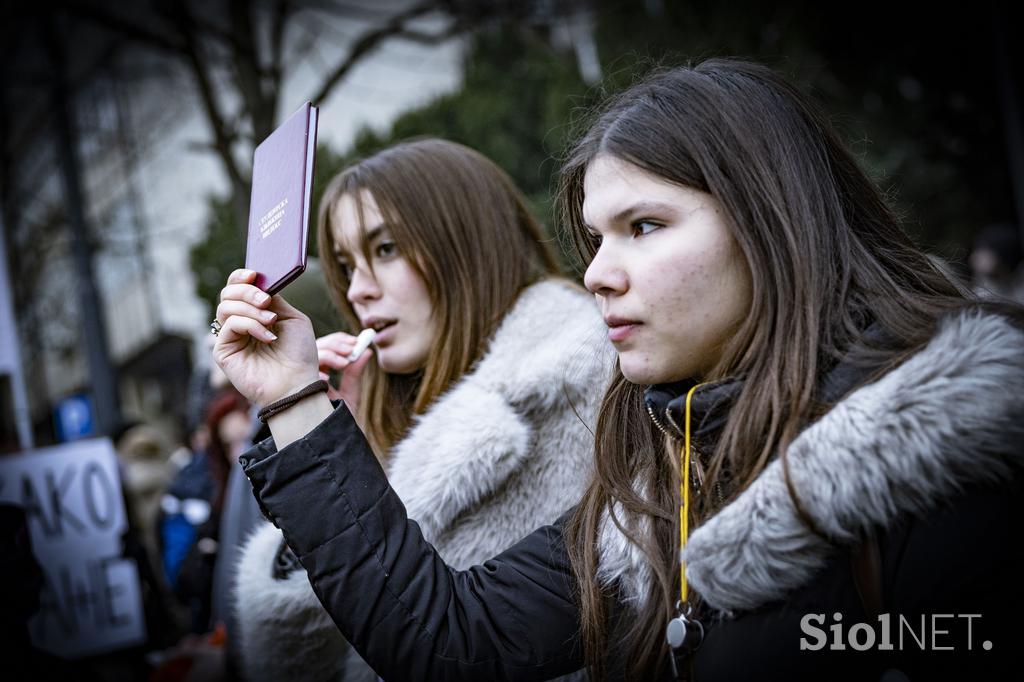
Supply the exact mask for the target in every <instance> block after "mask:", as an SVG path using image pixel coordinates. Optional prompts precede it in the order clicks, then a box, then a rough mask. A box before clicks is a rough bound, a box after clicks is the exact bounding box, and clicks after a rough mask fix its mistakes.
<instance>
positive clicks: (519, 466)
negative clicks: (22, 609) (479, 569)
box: [222, 139, 613, 682]
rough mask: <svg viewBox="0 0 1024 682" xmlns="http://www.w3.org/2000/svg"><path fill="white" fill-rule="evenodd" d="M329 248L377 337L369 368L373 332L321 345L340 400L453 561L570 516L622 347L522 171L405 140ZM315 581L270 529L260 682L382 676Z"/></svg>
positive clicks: (254, 590)
mask: <svg viewBox="0 0 1024 682" xmlns="http://www.w3.org/2000/svg"><path fill="white" fill-rule="evenodd" d="M318 239H319V246H320V253H321V255H322V256H323V260H324V263H325V266H324V269H325V272H326V274H327V279H328V284H329V290H330V291H331V293H332V294H333V296H334V298H335V302H336V303H337V305H338V307H339V308H340V309H341V310H342V311H343V313H344V314H345V316H346V317H347V318H348V320H349V322H350V324H351V325H352V327H353V328H354V329H360V328H366V327H374V328H376V329H377V330H378V333H377V336H376V337H375V339H374V343H373V346H372V348H370V349H369V350H367V351H366V353H365V356H363V357H360V358H359V359H358V360H357V361H355V362H354V363H353V362H350V361H349V360H348V359H347V356H348V355H349V353H350V352H351V351H352V348H353V345H354V343H355V340H356V337H354V336H352V335H350V334H346V333H342V332H339V333H335V334H330V335H328V336H326V337H324V338H321V339H319V340H318V341H317V345H316V352H317V357H318V362H319V365H320V370H321V372H322V373H323V374H322V376H325V377H326V373H327V372H328V371H330V370H341V371H342V379H341V382H340V384H339V386H338V388H337V390H334V389H332V390H331V393H330V395H331V397H335V398H341V399H343V400H344V401H345V403H346V405H348V408H349V409H350V410H351V411H352V413H353V414H354V415H355V416H356V418H357V420H358V421H359V423H360V424H362V425H363V428H364V431H365V433H366V434H367V436H368V437H369V440H370V442H371V443H372V445H373V448H374V451H375V453H376V454H377V456H378V459H379V460H380V462H381V464H382V465H383V467H384V469H385V470H386V471H387V473H388V478H389V479H390V482H391V485H392V486H393V487H394V488H395V490H397V491H398V494H399V496H400V497H401V499H402V501H403V503H404V504H405V506H406V508H407V509H408V510H409V513H411V514H413V515H414V516H415V517H416V518H417V520H418V521H419V523H420V528H421V529H422V531H423V533H424V535H425V537H426V538H427V539H428V540H430V541H431V542H433V543H434V545H435V546H436V548H437V550H438V551H439V552H440V554H441V556H442V557H443V558H444V560H445V561H447V562H448V563H449V564H450V565H452V566H456V567H459V568H468V567H469V566H472V565H473V564H476V563H479V562H480V561H483V560H484V559H487V558H488V557H490V556H492V555H493V554H495V553H496V552H498V551H500V550H502V549H504V548H505V547H507V546H508V545H510V544H512V543H513V542H515V541H516V540H518V539H519V538H521V537H522V536H524V535H526V534H527V533H529V532H530V531H532V530H533V529H534V528H536V527H537V526H539V525H541V524H543V523H546V522H547V521H548V520H549V519H551V518H555V517H557V516H559V515H560V514H562V513H564V512H565V511H566V510H568V509H569V507H570V506H571V505H572V504H573V503H574V502H575V501H576V500H577V499H579V496H580V495H581V494H582V493H583V490H584V488H585V486H586V483H587V481H588V480H589V476H590V472H591V468H592V467H591V442H592V437H591V434H590V431H589V430H588V426H589V427H592V426H593V423H594V420H595V417H596V414H597V407H598V405H599V402H600V400H599V398H600V396H599V392H595V391H593V390H592V387H593V386H594V385H602V384H604V383H606V382H607V379H608V376H609V368H610V365H611V362H612V357H613V352H612V348H611V346H610V345H609V344H608V342H607V340H606V339H605V334H604V325H603V324H602V322H601V317H600V313H599V312H598V310H597V307H596V306H595V305H594V303H593V300H592V298H591V297H590V296H589V295H588V294H587V293H586V292H585V291H583V290H582V289H581V288H580V287H578V286H576V285H575V284H572V283H571V282H569V281H568V280H564V279H561V278H559V277H558V276H557V272H558V267H557V264H556V261H555V259H554V257H553V256H552V254H551V252H550V250H549V247H548V243H547V241H546V240H545V239H544V237H543V233H542V231H541V229H540V227H539V225H538V224H537V223H536V221H535V220H534V219H533V218H532V217H531V216H530V213H529V211H528V210H527V209H526V206H525V204H524V202H523V200H522V198H521V196H520V194H519V192H518V190H517V189H516V188H515V186H514V185H513V184H512V182H511V180H509V178H508V176H507V175H506V174H505V173H504V172H503V171H501V170H500V169H499V168H498V167H497V166H496V165H495V164H494V163H492V162H491V161H489V160H488V159H486V158H485V157H483V156H482V155H480V154H479V153H477V152H475V151H473V150H472V149H469V148H467V147H465V146H462V145H459V144H455V143H453V142H448V141H445V140H437V139H424V140H417V141H413V142H406V143H403V144H399V145H397V146H394V147H391V148H388V149H386V150H384V151H381V152H379V153H377V154H375V155H373V156H371V157H369V158H367V159H364V160H362V161H359V162H357V163H355V164H353V165H352V166H350V167H348V168H347V169H345V170H344V171H342V172H341V173H340V174H339V175H338V176H337V177H336V178H334V180H332V181H331V183H330V185H329V186H328V187H327V189H326V190H325V192H324V195H323V198H322V199H321V210H320V216H319V226H318ZM284 324H288V323H287V322H286V323H284ZM286 329H287V328H286ZM222 333H223V332H222ZM282 333H286V332H282ZM296 376H297V378H299V379H304V378H305V373H304V372H300V373H297V375H296ZM266 388H267V390H268V391H273V390H277V389H276V388H274V387H273V386H268V387H266ZM265 395H267V396H271V395H272V394H271V393H269V392H268V393H266V394H265ZM301 569H302V567H301V566H299V565H298V562H296V561H294V555H292V554H291V553H290V552H289V551H288V550H287V546H286V545H285V544H284V543H283V539H282V536H281V531H279V530H278V529H276V528H274V527H273V526H272V525H270V524H266V527H264V528H262V529H259V530H258V531H257V532H256V533H255V534H254V536H253V537H252V539H251V540H250V541H249V543H248V544H247V546H246V548H245V550H244V551H243V554H242V558H241V561H240V562H239V568H238V574H237V576H238V577H237V613H238V615H239V631H240V634H241V644H242V646H241V654H242V660H243V664H244V668H245V672H246V678H247V679H249V680H253V681H254V682H255V681H256V680H264V679H265V680H279V679H303V680H337V679H345V680H347V681H348V682H353V681H354V680H360V679H368V680H374V681H375V680H376V679H377V676H376V675H375V674H374V673H373V671H372V670H370V669H369V668H368V667H367V666H366V664H365V663H363V662H362V661H361V660H360V659H359V658H358V656H356V655H354V653H353V652H351V651H347V650H346V647H347V645H346V643H345V641H344V640H343V639H342V637H341V635H340V633H339V632H338V630H337V628H336V627H335V626H334V624H333V623H332V622H331V621H330V619H329V617H328V615H327V614H326V613H325V612H324V609H323V607H322V606H321V605H320V603H319V602H318V601H317V598H316V596H315V595H314V593H313V590H312V589H310V584H309V579H308V578H307V576H306V572H305V571H303V570H301Z"/></svg>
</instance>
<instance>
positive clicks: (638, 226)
mask: <svg viewBox="0 0 1024 682" xmlns="http://www.w3.org/2000/svg"><path fill="white" fill-rule="evenodd" d="M662 227H664V225H662V224H660V223H655V222H651V221H650V220H638V221H636V222H635V223H633V234H635V235H639V236H641V237H642V236H643V235H645V234H650V233H651V232H654V231H655V230H658V229H661V228H662Z"/></svg>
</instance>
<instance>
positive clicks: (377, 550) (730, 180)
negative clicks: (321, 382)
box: [215, 60, 1024, 681]
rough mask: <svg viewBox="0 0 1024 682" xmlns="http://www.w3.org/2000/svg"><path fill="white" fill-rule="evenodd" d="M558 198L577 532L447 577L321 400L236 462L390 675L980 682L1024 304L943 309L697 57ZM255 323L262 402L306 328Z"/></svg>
mask: <svg viewBox="0 0 1024 682" xmlns="http://www.w3.org/2000/svg"><path fill="white" fill-rule="evenodd" d="M560 202H561V206H562V209H563V216H564V222H565V224H566V226H567V227H568V229H569V230H570V231H571V232H572V235H573V236H574V238H575V243H576V245H577V246H578V249H579V251H580V253H581V255H582V256H583V258H584V259H585V260H586V262H587V263H588V268H587V272H586V276H585V279H584V282H585V284H586V286H587V288H588V289H590V291H591V292H593V293H594V294H595V296H596V298H597V299H598V302H599V304H600V305H601V308H602V311H603V315H604V318H605V321H606V323H607V325H608V335H609V338H610V339H611V341H612V342H613V344H614V346H615V348H616V350H617V352H618V365H617V371H616V374H615V376H614V377H613V380H612V383H611V385H610V387H609V388H608V390H607V392H606V394H605V397H604V401H603V404H602V407H601V413H600V416H599V418H598V421H597V428H596V432H595V437H596V447H595V459H594V464H595V474H594V478H593V480H592V482H591V484H590V486H589V487H588V489H587V491H586V493H585V494H584V495H583V497H582V499H580V500H579V501H578V503H577V504H576V506H575V507H574V508H573V510H572V511H571V512H570V513H568V514H566V515H565V516H563V517H561V518H559V519H557V520H556V519H554V518H552V519H551V522H552V525H550V526H546V527H544V528H541V529H538V530H537V531H535V532H534V533H533V534H531V535H530V536H528V537H526V538H524V539H523V540H522V541H520V542H519V543H517V544H516V545H514V546H512V547H511V548H509V549H507V550H506V551H504V552H503V553H501V554H499V555H497V556H496V557H494V558H492V559H490V560H488V561H486V562H484V563H482V564H480V565H478V566H475V567H473V568H470V569H468V570H459V569H458V568H456V567H450V566H448V565H446V564H445V562H444V561H443V559H442V558H441V557H440V556H439V555H438V554H437V552H436V551H435V550H434V549H433V548H432V547H431V546H430V544H429V543H428V542H427V541H425V540H424V538H423V535H422V533H421V532H420V529H419V527H418V526H417V524H416V523H414V522H413V520H411V519H415V515H409V516H407V515H406V510H405V509H403V507H402V505H401V503H400V501H399V499H398V497H397V496H396V495H395V493H394V492H393V491H392V490H391V489H390V488H389V487H388V485H387V481H386V479H385V478H384V476H383V474H382V472H381V470H380V467H379V466H378V465H377V463H376V460H375V459H374V458H373V457H372V455H371V451H370V449H369V447H368V446H367V445H366V443H365V440H364V439H363V437H362V435H361V434H360V432H359V429H358V428H357V425H356V423H355V422H354V421H353V419H352V417H351V416H350V415H349V413H348V411H347V410H345V409H343V408H339V409H337V410H334V409H332V407H331V404H330V402H329V401H328V400H327V398H326V397H325V396H324V395H323V394H317V395H313V396H311V397H306V398H303V399H301V400H294V401H293V400H292V399H286V400H285V401H284V403H283V404H287V405H290V406H289V407H288V408H287V409H285V410H284V411H282V412H279V413H277V414H276V415H275V416H274V417H272V418H271V419H270V426H271V430H272V431H273V433H274V436H275V439H276V445H275V444H274V443H270V442H267V443H263V444H261V445H260V446H258V447H257V448H254V449H253V450H252V451H250V452H249V453H247V454H246V455H245V456H244V457H243V463H244V466H245V469H246V472H247V474H248V475H249V478H250V481H251V482H252V483H253V487H254V491H255V493H256V495H257V497H258V499H259V500H260V502H261V504H262V505H263V506H264V508H265V509H266V510H267V513H268V515H269V516H270V517H271V518H272V519H273V520H274V522H275V523H276V524H277V525H278V526H280V527H281V528H282V530H283V531H284V534H285V536H286V537H287V538H288V542H289V544H290V545H291V546H292V547H293V548H294V549H295V551H296V553H297V554H298V556H299V559H300V561H301V562H302V563H303V565H304V566H306V568H307V570H309V574H310V579H311V580H312V582H313V585H314V586H315V589H316V591H317V594H318V595H319V597H320V599H321V600H322V602H323V603H324V604H325V606H326V608H327V609H328V611H329V612H330V613H331V615H332V617H333V619H334V621H335V623H336V624H337V625H338V627H339V629H340V630H341V631H342V632H343V633H344V634H345V635H346V637H348V639H349V640H350V641H351V642H352V643H353V645H354V646H355V647H356V648H357V649H358V650H359V652H360V653H361V654H362V655H363V656H364V657H365V658H366V659H367V660H368V661H370V662H371V664H372V665H373V666H374V667H375V668H376V669H377V671H378V672H379V673H380V674H381V675H382V677H384V678H385V679H449V680H455V679H463V680H473V679H515V680H537V679H546V678H549V677H551V676H554V675H558V674H564V673H565V672H568V671H571V670H576V669H579V668H581V667H582V666H589V667H590V669H591V671H592V672H593V674H594V675H595V676H596V677H608V678H614V679H662V678H680V679H681V678H686V677H694V678H696V679H699V680H702V681H704V680H739V679H759V680H764V679H788V680H793V679H830V680H833V679H859V680H863V679H882V678H883V676H885V679H905V678H906V676H907V675H909V676H910V678H911V679H918V676H920V679H947V678H949V677H950V676H959V679H974V678H977V677H978V675H982V676H984V675H985V674H986V673H987V672H991V671H993V670H996V669H998V668H997V667H995V666H998V665H999V664H1000V663H1003V662H1005V661H1006V657H1007V656H1008V655H1009V654H1010V653H1012V650H1013V644H1014V643H1015V641H1016V640H1017V636H1018V635H1019V634H1020V630H1021V626H1020V619H1019V618H1018V617H1017V614H1018V613H1019V607H1020V606H1021V590H1022V588H1021V583H1020V581H1019V580H1018V579H1017V574H1018V573H1019V572H1020V570H1021V567H1022V563H1024V562H1022V549H1021V543H1019V542H1017V541H1016V539H1017V538H1019V537H1020V521H1019V518H1020V514H1019V502H1018V500H1019V495H1020V492H1021V476H1020V466H1021V462H1022V457H1021V443H1024V331H1022V327H1024V321H1022V319H1024V318H1022V315H1021V313H1020V310H1019V309H1017V308H1012V307H1000V306H994V305H989V304H981V303H978V302H976V301H970V300H968V299H967V298H965V297H964V295H963V294H962V293H961V291H962V290H961V288H960V287H959V285H958V284H957V283H956V282H954V281H953V280H951V279H950V277H949V276H948V275H947V274H946V272H945V270H944V269H943V268H941V267H939V265H937V263H936V262H935V261H934V260H932V259H931V258H929V257H928V256H926V255H925V254H924V253H923V252H922V251H920V250H919V249H918V248H916V247H915V246H914V245H913V244H912V243H911V242H910V240H909V239H908V238H907V237H906V236H905V234H904V233H903V232H902V230H901V229H900V227H899V225H898V221H897V220H896V219H895V217H894V216H893V214H892V213H891V212H890V210H889V209H888V208H887V206H886V204H885V202H884V200H883V198H882V196H881V193H880V192H879V191H878V189H877V188H876V187H875V186H874V185H873V184H872V183H871V182H870V181H869V180H868V178H867V177H866V176H865V174H864V173H863V172H862V171H861V170H860V169H859V168H858V167H857V164H856V163H855V161H854V160H853V158H852V157H851V155H850V154H849V152H847V151H846V150H845V148H844V147H843V146H842V144H841V143H840V142H839V140H838V138H837V136H836V135H835V133H834V132H832V130H831V129H830V127H829V125H828V123H827V120H826V118H825V117H824V116H823V115H822V114H821V113H819V112H818V111H817V110H816V108H815V107H814V106H813V104H812V103H811V102H810V100H809V99H808V98H807V97H806V96H804V95H803V94H801V93H800V92H799V91H798V90H796V89H795V88H794V87H793V86H792V85H790V84H789V83H788V82H786V81H785V80H784V79H782V78H780V77H779V76H777V75H775V74H774V73H773V72H771V71H770V70H768V69H766V68H764V67H762V66H759V65H755V64H750V63H745V62H736V61H729V60H712V61H707V62H704V63H701V64H699V65H697V66H695V67H692V68H679V69H674V70H669V71H664V72H661V73H659V74H656V75H655V76H653V77H652V78H649V79H648V80H646V81H645V82H642V83H640V84H638V85H636V86H634V87H632V88H630V89H629V90H627V91H626V92H624V93H623V94H621V95H619V96H617V97H616V98H615V99H613V100H612V101H611V102H610V103H608V104H607V105H606V106H605V107H604V108H603V109H602V111H601V112H600V115H599V116H598V118H597V119H596V121H595V122H594V123H593V125H592V126H591V127H590V129H589V131H588V132H587V133H586V134H585V135H584V136H583V137H582V138H581V139H580V141H579V142H578V143H577V144H576V146H575V147H574V149H573V151H572V153H571V155H570V157H569V159H568V161H567V162H566V164H565V166H564V168H563V173H562V188H561V194H560ZM246 281H247V280H246V275H245V273H236V274H234V275H232V277H231V278H230V280H229V282H230V283H229V285H228V286H227V287H226V288H225V290H224V291H225V296H224V298H225V300H226V301H227V300H231V299H245V300H254V299H252V298H251V297H252V296H254V295H255V294H256V292H255V291H253V290H252V287H247V286H246V285H245V282H246ZM224 305H225V304H222V307H223V306H224ZM260 307H261V308H267V309H270V310H273V311H275V312H276V313H277V314H278V319H277V323H276V326H275V327H274V329H275V331H276V332H277V334H278V336H277V338H276V339H271V338H270V337H269V336H268V335H267V332H266V327H265V326H264V325H263V324H262V323H260V322H259V321H258V320H257V319H255V318H254V317H252V316H249V315H240V316H236V317H234V318H227V317H224V320H223V321H224V322H225V328H230V329H231V333H230V335H229V336H226V337H225V335H224V334H223V333H222V335H221V340H220V341H219V343H218V347H217V349H216V351H215V355H216V357H217V361H218V362H219V363H220V364H221V366H222V367H224V369H225V371H226V372H227V373H228V374H229V375H230V376H232V377H233V378H235V377H237V382H236V385H238V386H239V387H240V388H242V390H243V391H248V392H249V393H250V394H251V396H252V398H253V399H254V400H256V401H257V402H261V401H262V402H269V401H273V400H275V399H278V398H281V397H282V396H289V395H290V394H294V393H295V392H296V391H298V390H299V389H301V388H303V387H304V386H305V385H307V384H308V383H309V382H310V381H312V380H314V379H315V378H316V372H315V364H316V363H315V353H314V344H313V339H312V334H311V332H310V330H309V324H308V322H307V321H306V320H305V319H304V318H303V317H302V315H301V313H298V311H295V310H294V309H292V308H291V307H289V306H288V305H287V303H285V302H284V301H283V300H282V299H280V298H275V299H274V300H273V301H270V302H267V303H264V304H261V306H260ZM525 359H526V358H525V357H524V360H525ZM300 370H301V372H300ZM257 372H258V373H259V374H260V375H261V376H263V377H265V379H264V380H263V381H262V382H255V381H252V380H249V379H247V378H246V377H247V376H248V375H255V374H256V373H257ZM594 390H595V391H596V390H598V387H596V386H595V387H594ZM312 491H315V492H312ZM887 618H888V621H887V620H886V619H887ZM887 622H888V626H886V623H887ZM904 624H907V625H909V626H910V628H911V629H912V633H911V632H908V631H907V627H905V625H904ZM887 627H888V630H887ZM868 630H870V633H869V632H868ZM912 636H913V638H914V639H913V640H911V637H912ZM918 642H920V646H918ZM950 648H952V649H953V651H950V650H949V649H950ZM940 649H941V650H940Z"/></svg>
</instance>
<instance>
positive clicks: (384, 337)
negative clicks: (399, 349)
mask: <svg viewBox="0 0 1024 682" xmlns="http://www.w3.org/2000/svg"><path fill="white" fill-rule="evenodd" d="M396 326H398V322H391V323H390V324H388V325H387V326H385V327H381V328H380V329H379V330H377V335H376V336H374V337H373V345H375V346H380V344H381V342H384V343H390V342H391V341H393V340H394V336H395V327H396Z"/></svg>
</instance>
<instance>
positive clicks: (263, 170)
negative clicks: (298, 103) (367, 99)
mask: <svg viewBox="0 0 1024 682" xmlns="http://www.w3.org/2000/svg"><path fill="white" fill-rule="evenodd" d="M317 111H318V110H317V108H316V107H314V106H313V105H312V104H310V103H309V102H306V103H305V104H303V105H302V107H301V108H300V109H299V110H298V111H296V112H295V113H294V114H292V115H291V116H290V117H288V120H287V121H285V122H284V123H282V124H281V125H280V126H279V127H278V128H277V130H275V131H274V132H272V133H271V134H270V136H269V137H268V138H267V139H265V140H263V142H261V143H260V145H259V146H258V147H256V151H255V153H254V154H253V163H252V199H251V200H250V202H249V236H248V242H247V244H246V248H245V267H246V269H249V270H255V271H256V273H257V274H256V286H257V287H259V288H260V289H262V290H263V291H265V292H267V293H268V294H276V293H277V292H279V291H281V289H283V288H284V287H285V286H286V285H287V284H289V283H290V282H292V281H293V280H294V279H295V278H296V277H298V276H299V275H301V274H302V272H303V271H304V270H305V269H306V239H307V237H308V236H309V202H310V194H311V191H312V189H313V159H314V156H315V152H316V119H317Z"/></svg>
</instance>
